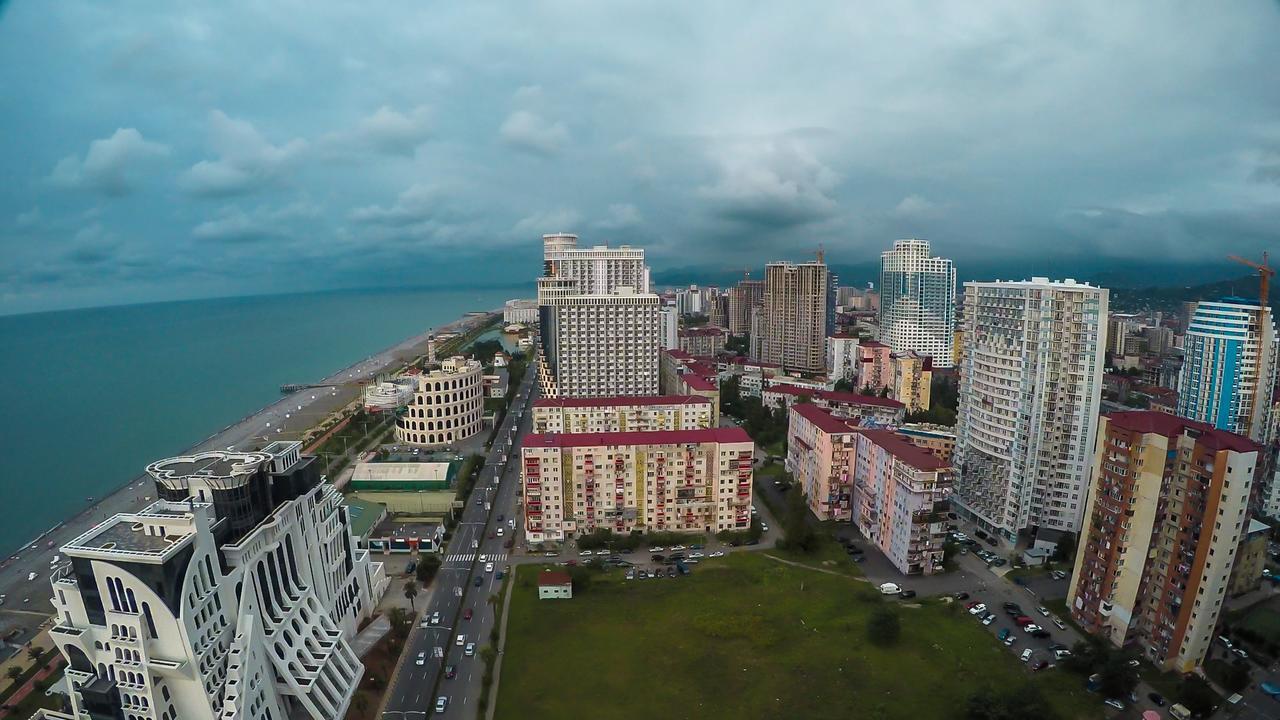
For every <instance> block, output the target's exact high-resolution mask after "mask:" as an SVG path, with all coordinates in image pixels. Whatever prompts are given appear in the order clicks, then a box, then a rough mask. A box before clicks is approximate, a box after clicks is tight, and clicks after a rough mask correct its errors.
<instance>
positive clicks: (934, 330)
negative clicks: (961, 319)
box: [880, 240, 956, 368]
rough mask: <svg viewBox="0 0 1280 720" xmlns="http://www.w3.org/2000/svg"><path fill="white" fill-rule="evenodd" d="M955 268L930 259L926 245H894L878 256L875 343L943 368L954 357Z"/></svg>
mask: <svg viewBox="0 0 1280 720" xmlns="http://www.w3.org/2000/svg"><path fill="white" fill-rule="evenodd" d="M955 329H956V268H955V266H954V265H953V264H952V263H951V261H950V260H948V259H946V258H940V257H929V241H928V240H898V241H897V242H895V243H894V244H893V249H892V250H886V251H884V252H882V253H880V340H881V341H883V342H884V343H885V344H887V345H888V346H889V347H891V348H893V350H894V351H895V352H904V351H907V350H914V351H916V352H918V353H921V354H923V355H928V356H930V357H932V358H933V365H934V367H940V368H948V367H951V365H952V358H953V357H954V352H953V345H952V343H953V342H954V341H955Z"/></svg>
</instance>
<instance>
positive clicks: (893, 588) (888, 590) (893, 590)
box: [880, 582, 902, 595]
mask: <svg viewBox="0 0 1280 720" xmlns="http://www.w3.org/2000/svg"><path fill="white" fill-rule="evenodd" d="M900 592H902V588H900V587H898V586H897V585H896V584H895V583H891V582H887V583H884V584H883V585H881V586H880V594H881V595H897V594H898V593H900Z"/></svg>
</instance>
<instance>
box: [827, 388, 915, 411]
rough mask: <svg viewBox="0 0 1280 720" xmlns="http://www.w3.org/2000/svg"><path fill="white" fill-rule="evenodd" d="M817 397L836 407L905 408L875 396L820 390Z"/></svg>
mask: <svg viewBox="0 0 1280 720" xmlns="http://www.w3.org/2000/svg"><path fill="white" fill-rule="evenodd" d="M818 397H819V398H821V399H822V400H825V401H827V402H829V403H835V404H837V405H878V406H880V407H890V408H905V407H906V405H905V404H903V403H901V402H898V401H897V400H894V399H893V398H882V397H877V396H875V395H859V394H857V393H851V392H838V391H835V390H820V391H818Z"/></svg>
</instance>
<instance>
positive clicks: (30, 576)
mask: <svg viewBox="0 0 1280 720" xmlns="http://www.w3.org/2000/svg"><path fill="white" fill-rule="evenodd" d="M38 577H40V573H27V582H31V581H32V580H35V579H36V578H38Z"/></svg>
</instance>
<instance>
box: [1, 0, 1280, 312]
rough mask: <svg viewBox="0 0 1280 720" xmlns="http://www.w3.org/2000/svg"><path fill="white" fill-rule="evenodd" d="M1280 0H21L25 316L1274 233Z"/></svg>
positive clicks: (1139, 254)
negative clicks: (821, 259)
mask: <svg viewBox="0 0 1280 720" xmlns="http://www.w3.org/2000/svg"><path fill="white" fill-rule="evenodd" d="M1278 67H1280V4H1278V3H1276V2H1263V1H1261V0H1257V1H1250V0H1241V1H1240V2H1231V3H1191V2H1176V3H1174V2H1144V3H1115V2H1073V3H1061V2H1027V1H1026V0H1019V1H1011V2H982V3H971V2H903V1H901V0H899V1H896V2H883V3H873V2H818V1H816V0H815V1H813V2H806V3H762V2H743V1H742V0H739V1H738V2H700V3H687V2H613V3H601V2H587V1H581V2H562V1H556V0H550V1H548V2H537V3H529V2H509V3H508V2H496V1H495V2H481V3H439V2H424V1H422V0H418V1H416V2H395V1H393V0H388V1H387V2H378V3H332V2H314V1H312V2H299V1H294V0H276V1H273V2H266V3H264V2H246V1H242V0H221V1H220V2H216V3H202V2H191V3H170V2H165V3H161V2H132V3H101V2H83V1H79V0H59V1H58V2H53V3H50V2H37V1H36V0H14V1H12V2H8V3H5V2H3V0H0V252H2V253H3V258H4V259H3V261H2V262H0V314H10V313H20V312H33V311H41V310H50V309H59V308H67V307H80V306H93V305H105V304H116V303H127V302H143V301H151V300H164V299H179V298H192V297H207V296H216V295H234V294H257V293H265V292H289V291H307V290H320V289H325V288H334V287H368V286H384V285H388V286H403V285H415V286H416V285H426V286H432V285H448V286H458V285H502V284H515V283H528V282H530V281H531V279H532V277H533V276H534V275H536V274H537V273H538V271H539V257H540V242H539V236H540V235H541V234H542V233H545V232H556V231H571V232H577V233H578V234H579V235H580V236H581V238H582V242H583V243H586V244H597V243H606V242H607V243H610V244H623V243H629V244H632V245H640V246H643V247H645V248H646V250H647V252H648V255H649V258H650V263H651V265H653V266H654V268H655V270H656V271H659V272H661V271H662V270H663V269H664V268H668V269H669V268H691V267H694V268H696V267H701V268H708V269H709V270H713V271H717V272H724V271H728V270H737V269H739V268H747V267H759V266H760V265H762V264H763V263H764V262H766V261H768V260H774V259H795V260H803V259H807V258H808V257H810V256H811V254H812V253H813V251H814V250H815V249H816V248H817V247H818V246H823V247H825V249H826V253H827V258H828V259H829V260H830V261H832V262H837V263H859V262H869V261H873V260H874V259H875V258H876V257H877V256H878V253H879V252H880V251H881V250H883V249H885V248H886V247H888V246H889V245H890V244H891V243H892V241H893V240H894V239H896V238H902V237H925V238H929V239H930V240H932V241H933V244H934V249H935V250H936V251H937V252H938V253H940V254H943V255H947V256H950V257H953V258H955V259H956V261H957V264H958V265H961V264H962V263H964V262H965V261H966V260H969V261H972V262H978V261H981V260H984V259H990V258H1009V257H1016V258H1023V257H1025V258H1028V259H1029V260H1031V261H1035V262H1043V263H1044V265H1045V274H1050V275H1052V269H1053V262H1054V261H1055V259H1059V258H1082V257H1083V258H1097V260H1098V261H1099V262H1103V263H1105V262H1117V263H1120V262H1126V261H1129V262H1132V261H1140V260H1143V259H1145V258H1151V257H1158V258H1161V259H1163V260H1167V261H1173V262H1185V263H1188V264H1195V263H1202V262H1207V261H1218V260H1221V258H1222V256H1223V255H1224V254H1225V253H1228V252H1234V253H1238V254H1241V255H1251V256H1256V255H1258V254H1260V252H1261V251H1262V250H1263V249H1266V248H1268V247H1271V248H1276V247H1280V243H1277V240H1280V82H1277V81H1276V68H1278Z"/></svg>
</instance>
